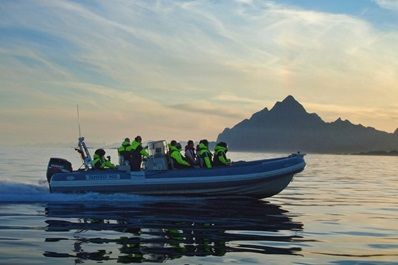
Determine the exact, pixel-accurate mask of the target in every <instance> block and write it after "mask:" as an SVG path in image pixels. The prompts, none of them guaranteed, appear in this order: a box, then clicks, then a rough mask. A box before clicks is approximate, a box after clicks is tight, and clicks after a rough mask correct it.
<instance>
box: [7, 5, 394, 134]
mask: <svg viewBox="0 0 398 265" xmlns="http://www.w3.org/2000/svg"><path fill="white" fill-rule="evenodd" d="M377 2H378V3H379V5H380V6H383V7H386V8H390V9H394V7H395V4H394V3H395V1H377ZM0 6H1V8H0V102H1V105H0V111H1V114H0V121H1V124H0V125H1V127H2V129H3V128H8V129H7V137H8V138H7V139H9V140H7V141H11V140H10V139H14V138H17V137H18V136H14V135H22V134H23V131H22V130H21V128H20V127H21V126H19V125H18V123H24V124H29V126H28V127H35V126H36V125H35V123H34V121H40V122H37V124H40V126H36V129H35V130H33V129H32V131H33V132H32V133H30V134H29V135H28V138H29V137H30V138H29V139H28V141H34V140H35V139H40V138H41V135H42V134H43V131H44V130H42V129H41V128H46V130H45V131H46V132H48V133H49V134H50V133H51V134H52V135H54V137H60V135H62V137H64V138H66V137H69V136H70V135H72V131H71V132H70V134H68V135H63V132H62V129H60V128H61V127H62V126H61V125H62V123H64V124H65V123H73V122H74V121H73V119H74V115H73V114H72V115H69V114H68V113H69V111H70V110H72V111H71V112H72V113H74V111H73V110H74V106H75V104H77V103H79V104H81V105H82V109H83V110H84V113H86V115H87V124H86V127H87V128H88V129H87V130H88V132H89V134H90V135H91V136H92V137H95V138H101V139H98V141H103V140H105V141H106V140H107V139H109V140H108V141H114V139H115V138H117V139H119V138H120V135H124V134H128V133H131V132H132V131H135V130H136V131H140V132H141V134H143V135H144V134H148V136H150V137H162V135H166V136H165V137H174V136H176V135H180V136H181V137H183V135H184V133H185V134H190V135H195V136H196V137H197V138H202V137H208V138H215V137H216V135H217V134H218V133H219V132H220V131H222V129H223V127H227V126H231V125H233V123H235V122H238V121H239V120H240V119H242V118H244V117H249V116H250V115H251V114H252V113H253V112H255V111H258V110H260V109H262V108H263V107H265V106H271V105H272V104H273V102H275V101H277V100H281V99H283V98H284V97H285V96H286V95H288V94H293V95H295V96H298V98H299V99H300V100H301V101H303V102H304V105H305V102H314V104H318V106H316V105H312V106H313V107H314V110H319V111H320V112H322V113H324V114H325V115H328V113H329V114H330V115H332V114H333V115H334V114H337V113H339V112H342V113H345V115H346V118H348V119H354V120H356V121H357V122H360V123H363V124H369V125H372V126H376V125H377V127H379V128H381V129H386V130H392V129H393V128H395V127H397V126H398V121H397V119H396V118H395V117H396V115H395V114H394V113H392V112H391V111H390V109H388V108H386V107H385V106H387V105H392V104H394V102H396V101H397V100H398V90H397V89H396V88H397V80H398V72H397V71H396V69H398V61H396V60H393V59H392V58H395V57H396V56H397V54H398V48H397V45H396V43H398V31H396V30H393V29H392V28H389V29H384V28H379V27H378V25H374V24H372V23H370V22H369V21H365V20H362V19H360V18H358V17H356V16H350V15H347V14H336V13H328V12H317V11H310V10H306V9H305V8H300V7H297V6H296V7H293V6H288V5H284V4H281V2H277V1H256V0H252V1H173V2H170V1H118V2H116V3H115V2H108V1H92V2H75V1H44V0H42V1H35V2H34V3H33V2H30V1H21V2H18V3H16V2H13V1H3V2H1V4H0ZM325 105H327V106H335V107H333V108H331V109H329V110H327V109H322V108H321V106H325ZM350 108H353V110H352V111H351V110H350ZM368 109H377V110H378V113H379V114H380V115H382V116H383V118H380V119H372V118H371V117H369V116H366V115H359V116H358V115H356V114H355V113H359V112H360V110H368ZM363 113H366V111H365V112H363ZM342 115H343V114H342ZM43 116H45V117H47V119H48V123H46V122H45V120H43V118H42V117H43ZM336 116H339V115H336ZM28 121H29V122H28ZM58 121H59V123H58ZM54 124H56V126H55V125H54ZM137 124H138V128H139V129H137ZM192 124H194V126H192ZM198 124H200V126H199V125H198ZM107 125H108V126H107ZM153 127H156V130H155V129H154V128H153ZM13 128H14V129H15V130H16V131H21V132H20V133H18V134H13V133H12V130H13ZM114 128H117V129H114ZM180 128H184V130H183V131H181V130H180ZM64 131H65V130H64ZM4 132H5V130H2V134H4ZM73 133H74V132H73ZM0 139H6V136H4V137H0ZM54 141H56V139H54Z"/></svg>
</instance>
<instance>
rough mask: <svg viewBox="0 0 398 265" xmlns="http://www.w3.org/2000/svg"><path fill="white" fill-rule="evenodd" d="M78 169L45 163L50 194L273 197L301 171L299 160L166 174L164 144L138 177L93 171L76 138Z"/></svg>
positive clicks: (153, 149)
mask: <svg viewBox="0 0 398 265" xmlns="http://www.w3.org/2000/svg"><path fill="white" fill-rule="evenodd" d="M77 150H78V151H79V153H80V154H81V156H82V160H83V165H84V167H83V168H80V169H78V170H72V165H71V163H70V162H69V161H67V160H65V159H62V158H51V159H50V161H49V164H48V168H47V180H48V183H49V188H50V192H59V193H86V192H98V193H132V194H140V195H185V196H248V197H254V198H265V197H270V196H273V195H275V194H278V193H279V192H281V191H282V190H283V189H285V188H286V187H287V186H288V184H289V183H290V182H291V181H292V179H293V176H294V175H295V174H297V173H299V172H301V171H303V170H304V167H305V165H306V164H305V161H304V154H300V153H295V154H291V155H288V156H285V157H280V158H272V159H263V160H257V161H239V162H235V163H232V164H231V165H230V166H226V167H216V168H212V169H206V168H192V169H191V168H190V169H178V170H177V169H173V170H171V169H169V167H168V161H167V155H166V154H167V144H166V141H154V142H150V143H149V144H148V150H149V153H150V157H149V158H148V159H147V160H146V161H145V163H144V168H143V169H142V170H140V171H130V170H129V167H128V166H124V165H122V166H119V167H118V168H117V169H107V170H95V169H92V166H91V158H90V155H89V152H88V150H87V147H86V146H85V144H84V138H83V137H81V138H79V149H77Z"/></svg>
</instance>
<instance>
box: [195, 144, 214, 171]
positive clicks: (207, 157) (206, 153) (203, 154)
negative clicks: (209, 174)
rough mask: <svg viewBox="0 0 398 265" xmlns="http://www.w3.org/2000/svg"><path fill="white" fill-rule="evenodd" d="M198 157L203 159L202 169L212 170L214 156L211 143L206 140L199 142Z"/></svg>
mask: <svg viewBox="0 0 398 265" xmlns="http://www.w3.org/2000/svg"><path fill="white" fill-rule="evenodd" d="M198 157H199V158H200V159H201V163H200V164H201V167H205V168H212V163H211V161H212V158H213V155H212V153H211V152H210V150H209V142H208V141H207V140H206V139H203V140H200V142H199V152H198Z"/></svg>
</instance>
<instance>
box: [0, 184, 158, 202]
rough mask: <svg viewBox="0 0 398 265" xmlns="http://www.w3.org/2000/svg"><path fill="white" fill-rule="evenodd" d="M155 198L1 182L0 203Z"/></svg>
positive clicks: (143, 199)
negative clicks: (65, 191) (59, 190)
mask: <svg viewBox="0 0 398 265" xmlns="http://www.w3.org/2000/svg"><path fill="white" fill-rule="evenodd" d="M158 199H159V198H156V197H154V196H142V195H132V194H121V193H115V194H99V193H93V192H92V193H84V194H83V193H82V194H63V193H50V192H49V189H48V186H47V184H46V183H39V184H31V183H20V182H8V181H0V203H47V202H62V203H68V202H70V203H76V202H108V203H112V202H137V201H148V200H150V201H154V200H158Z"/></svg>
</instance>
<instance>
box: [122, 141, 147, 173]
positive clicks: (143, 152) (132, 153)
mask: <svg viewBox="0 0 398 265" xmlns="http://www.w3.org/2000/svg"><path fill="white" fill-rule="evenodd" d="M141 143H142V138H141V136H137V137H135V139H134V141H133V142H132V143H131V145H130V146H128V147H127V148H126V151H127V152H128V156H129V162H130V169H131V170H132V171H139V170H141V163H142V158H143V157H149V154H148V151H147V149H146V148H144V147H142V144H141Z"/></svg>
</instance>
